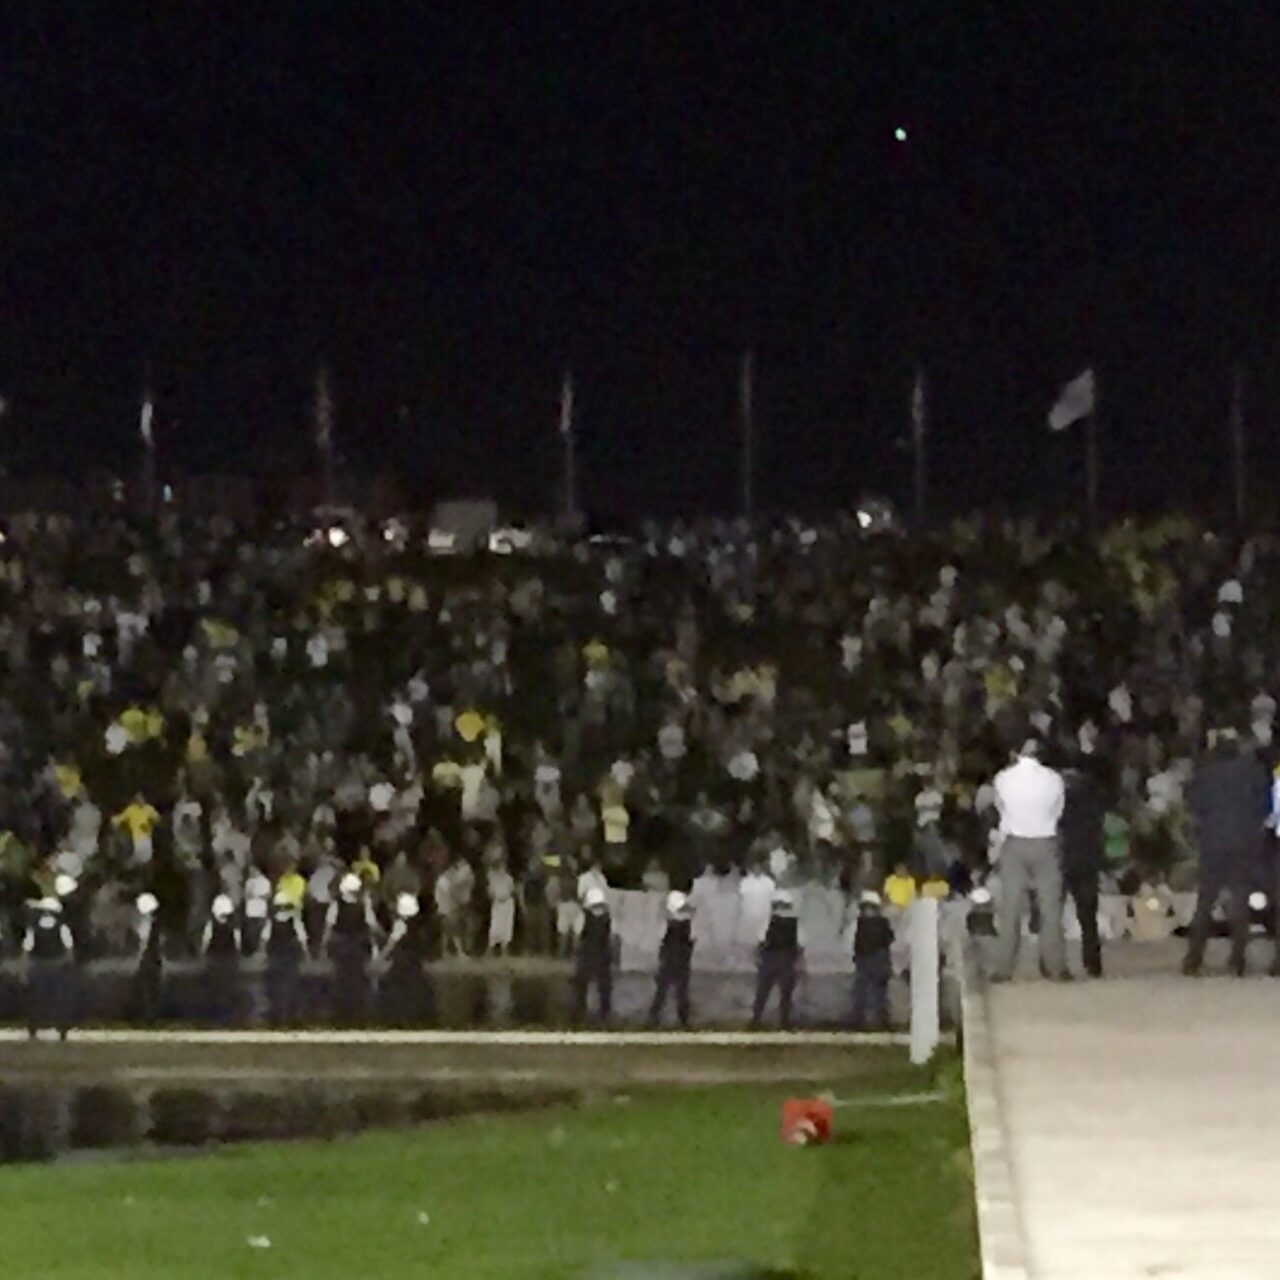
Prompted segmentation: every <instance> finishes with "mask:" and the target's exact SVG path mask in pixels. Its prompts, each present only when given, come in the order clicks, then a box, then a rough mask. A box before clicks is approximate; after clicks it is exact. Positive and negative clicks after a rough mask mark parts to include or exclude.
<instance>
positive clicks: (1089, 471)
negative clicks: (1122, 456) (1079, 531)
mask: <svg viewBox="0 0 1280 1280" xmlns="http://www.w3.org/2000/svg"><path fill="white" fill-rule="evenodd" d="M1084 487H1085V507H1086V510H1087V512H1088V515H1089V528H1090V529H1092V530H1093V531H1094V532H1097V529H1098V391H1097V374H1096V373H1095V374H1094V391H1093V406H1092V408H1091V410H1090V412H1089V416H1088V418H1086V419H1085V424H1084Z"/></svg>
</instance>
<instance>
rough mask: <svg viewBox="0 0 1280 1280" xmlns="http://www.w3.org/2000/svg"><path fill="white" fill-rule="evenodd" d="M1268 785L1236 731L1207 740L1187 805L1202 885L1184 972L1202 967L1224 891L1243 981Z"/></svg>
mask: <svg viewBox="0 0 1280 1280" xmlns="http://www.w3.org/2000/svg"><path fill="white" fill-rule="evenodd" d="M1270 790H1271V788H1270V781H1269V779H1268V778H1267V771H1266V769H1265V768H1264V767H1263V765H1262V763H1261V761H1259V760H1258V758H1257V757H1256V756H1255V755H1253V754H1252V753H1251V752H1246V751H1243V750H1241V747H1240V741H1239V738H1238V736H1237V735H1236V733H1235V731H1234V730H1231V729H1222V730H1219V731H1218V732H1217V733H1215V734H1212V735H1211V736H1210V740H1209V755H1208V758H1207V759H1206V760H1205V761H1204V763H1203V764H1201V765H1200V767H1199V768H1198V769H1197V770H1196V772H1195V775H1194V777H1193V778H1192V779H1191V786H1190V787H1189V788H1188V790H1187V801H1188V805H1189V807H1190V809H1191V812H1192V815H1193V816H1194V818H1195V822H1196V834H1197V836H1198V837H1199V842H1200V883H1199V886H1198V889H1197V894H1196V913H1195V917H1194V918H1193V919H1192V921H1191V929H1190V941H1189V943H1188V946H1187V955H1186V959H1185V960H1184V961H1183V964H1182V971H1183V973H1185V974H1187V975H1188V976H1191V977H1194V976H1195V975H1196V974H1198V973H1199V972H1200V968H1201V966H1202V964H1203V963H1204V950H1205V944H1206V943H1207V942H1208V939H1209V929H1210V925H1211V923H1212V916H1213V909H1214V907H1215V906H1216V905H1217V901H1218V898H1219V897H1220V896H1221V895H1222V891H1223V890H1224V889H1226V890H1227V891H1228V892H1229V894H1230V897H1231V969H1232V971H1233V972H1234V973H1235V974H1236V975H1237V976H1238V977H1243V976H1244V971H1245V946H1246V944H1247V943H1248V940H1249V903H1248V896H1249V881H1250V877H1251V876H1252V874H1253V871H1254V864H1255V861H1256V859H1257V857H1258V854H1259V851H1260V849H1261V847H1262V838H1263V824H1264V823H1265V821H1266V817H1267V811H1268V807H1269V803H1270Z"/></svg>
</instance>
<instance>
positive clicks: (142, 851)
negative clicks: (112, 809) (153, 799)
mask: <svg viewBox="0 0 1280 1280" xmlns="http://www.w3.org/2000/svg"><path fill="white" fill-rule="evenodd" d="M159 821H160V815H159V813H157V812H156V810H155V808H154V806H152V805H149V804H148V803H147V802H146V801H145V800H144V799H143V798H142V796H141V795H135V796H134V797H133V799H132V800H131V801H130V802H129V803H128V804H127V805H125V807H124V808H123V809H121V810H120V812H119V813H117V814H116V816H115V817H114V818H112V819H111V824H112V826H114V827H117V828H123V829H124V830H126V831H127V832H128V833H129V839H130V840H131V841H132V843H133V856H134V857H135V858H137V859H138V860H139V861H140V862H145V861H148V860H149V859H150V857H151V835H152V832H153V831H155V829H156V824H157V823H158V822H159Z"/></svg>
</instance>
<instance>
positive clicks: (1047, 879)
mask: <svg viewBox="0 0 1280 1280" xmlns="http://www.w3.org/2000/svg"><path fill="white" fill-rule="evenodd" d="M1038 755H1039V750H1038V747H1037V744H1036V743H1035V742H1028V743H1027V744H1026V745H1025V746H1024V747H1023V748H1022V750H1021V751H1019V752H1018V758H1017V759H1016V760H1015V761H1014V762H1013V764H1011V765H1010V766H1009V767H1008V768H1007V769H1005V770H1003V771H1002V772H1001V773H999V774H998V775H997V776H996V780H995V799H996V809H997V811H998V812H999V814H1000V835H1001V837H1002V839H1001V843H1000V884H1001V895H1000V910H999V921H998V930H999V935H1000V936H999V938H998V940H997V944H996V946H997V950H996V963H995V968H994V971H993V973H992V975H991V980H992V981H993V982H1008V981H1009V979H1010V978H1011V977H1012V976H1013V970H1014V966H1015V965H1016V963H1017V959H1018V942H1019V940H1020V938H1021V936H1022V921H1023V916H1024V913H1025V912H1026V910H1027V894H1028V891H1029V890H1031V889H1035V891H1036V900H1037V902H1038V903H1039V907H1040V969H1041V972H1043V973H1046V974H1048V975H1049V976H1050V977H1052V978H1056V979H1058V980H1059V981H1066V980H1067V979H1069V978H1070V976H1071V975H1070V973H1069V972H1068V971H1067V956H1066V946H1065V943H1064V941H1063V935H1062V870H1061V867H1060V865H1059V862H1058V823H1059V821H1060V819H1061V818H1062V810H1063V806H1064V803H1065V799H1066V786H1065V784H1064V783H1063V780H1062V775H1061V774H1059V773H1057V772H1056V771H1054V770H1053V769H1050V768H1048V767H1047V766H1046V765H1043V764H1041V763H1040V760H1039V759H1038Z"/></svg>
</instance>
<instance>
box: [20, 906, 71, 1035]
mask: <svg viewBox="0 0 1280 1280" xmlns="http://www.w3.org/2000/svg"><path fill="white" fill-rule="evenodd" d="M22 950H23V951H24V952H25V953H26V956H27V964H28V968H27V1034H28V1035H29V1036H30V1037H31V1039H32V1040H34V1039H35V1038H36V1032H37V1031H39V1030H40V1028H41V1027H56V1028H57V1030H58V1035H59V1037H60V1038H61V1039H63V1040H65V1039H66V1038H67V1031H68V1029H69V1028H70V1026H71V1018H72V1014H73V1012H74V1009H73V1006H74V1003H75V968H74V956H75V941H74V939H73V938H72V936H71V929H70V928H69V927H68V925H67V923H66V921H65V920H64V919H63V918H62V903H61V901H60V900H59V899H58V898H54V897H47V898H41V899H40V900H39V901H38V902H36V903H35V904H34V906H33V909H32V912H31V917H30V919H29V922H28V924H27V931H26V936H25V937H24V938H23V941H22Z"/></svg>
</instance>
